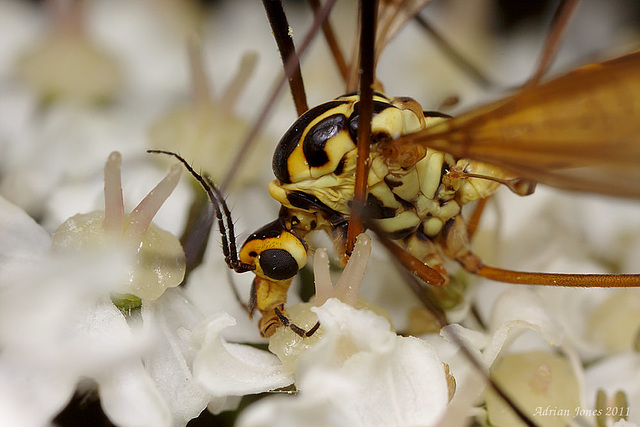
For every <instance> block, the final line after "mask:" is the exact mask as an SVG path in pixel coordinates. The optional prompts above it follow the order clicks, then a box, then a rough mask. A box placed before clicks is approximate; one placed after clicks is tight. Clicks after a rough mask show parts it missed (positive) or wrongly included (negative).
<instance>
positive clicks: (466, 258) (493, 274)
mask: <svg viewBox="0 0 640 427" xmlns="http://www.w3.org/2000/svg"><path fill="white" fill-rule="evenodd" d="M444 246H445V251H446V252H447V253H448V255H449V256H451V258H453V259H455V260H456V261H458V262H459V263H460V264H461V265H462V267H463V268H464V269H465V270H467V271H469V272H470V273H473V274H477V275H478V276H481V277H485V278H487V279H491V280H495V281H497V282H505V283H512V284H516V285H543V286H570V287H588V288H626V287H640V274H570V273H534V272H524V271H514V270H506V269H501V268H496V267H491V266H488V265H485V264H484V263H483V262H482V259H481V258H480V257H478V256H477V255H476V254H474V253H473V252H471V249H470V248H469V243H468V236H467V234H466V226H465V224H464V220H463V219H462V217H461V216H458V217H456V219H455V220H454V222H453V224H452V225H451V226H450V227H449V229H448V232H447V235H446V237H445V243H444Z"/></svg>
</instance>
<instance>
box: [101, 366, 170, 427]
mask: <svg viewBox="0 0 640 427" xmlns="http://www.w3.org/2000/svg"><path fill="white" fill-rule="evenodd" d="M96 381H97V383H98V387H99V391H100V403H101V405H102V409H103V410H104V412H105V414H106V415H107V416H108V417H109V419H110V420H111V421H112V422H113V423H114V424H116V425H118V426H126V427H138V426H140V427H146V426H157V427H162V426H167V427H169V426H171V425H172V416H171V411H170V409H169V407H168V405H167V403H166V402H165V401H164V399H163V397H162V395H161V394H160V392H159V391H158V389H157V387H156V386H155V383H154V382H153V380H152V379H151V377H150V376H149V374H148V372H147V371H145V369H144V367H143V366H142V362H140V361H136V362H131V363H123V364H122V365H121V366H119V367H118V368H117V369H114V370H113V371H111V372H108V373H106V374H105V375H104V376H101V377H98V378H96Z"/></svg>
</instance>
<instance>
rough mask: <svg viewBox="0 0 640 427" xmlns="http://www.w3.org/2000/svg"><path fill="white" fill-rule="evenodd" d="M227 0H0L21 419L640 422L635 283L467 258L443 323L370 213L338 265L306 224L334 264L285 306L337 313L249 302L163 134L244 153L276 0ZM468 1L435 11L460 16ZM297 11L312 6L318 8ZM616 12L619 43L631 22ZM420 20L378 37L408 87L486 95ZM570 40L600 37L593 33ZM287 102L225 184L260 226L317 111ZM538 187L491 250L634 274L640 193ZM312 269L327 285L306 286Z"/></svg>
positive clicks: (518, 261) (482, 235) (14, 388)
mask: <svg viewBox="0 0 640 427" xmlns="http://www.w3.org/2000/svg"><path fill="white" fill-rule="evenodd" d="M219 3H220V4H217V5H216V7H212V8H211V9H210V10H205V9H202V8H201V6H199V5H197V3H196V2H191V1H184V0H179V1H178V0H176V1H174V0H154V1H148V0H109V1H99V0H94V1H86V2H80V1H78V2H73V1H72V2H69V1H66V2H65V1H62V0H60V1H55V0H52V1H49V2H47V7H46V8H45V7H38V6H36V5H34V4H32V3H30V2H19V1H17V0H6V1H0V39H2V46H3V48H2V49H0V425H16V426H42V425H51V424H54V423H57V422H58V421H59V419H58V418H57V417H59V414H60V413H61V412H63V411H65V408H69V407H70V406H68V405H69V404H70V402H72V401H73V400H74V396H75V399H76V400H77V399H81V400H82V399H96V400H98V401H99V403H100V407H101V410H102V413H100V414H99V415H98V416H101V417H106V418H108V420H109V422H111V423H113V424H115V425H118V426H141V425H142V426H185V425H187V424H188V423H189V421H190V420H192V419H194V418H198V417H201V418H202V420H204V421H206V420H207V419H208V417H209V418H210V417H214V416H219V414H222V413H227V414H233V417H232V418H233V419H234V421H235V422H236V425H239V426H241V427H259V426H271V425H278V426H282V427H287V426H299V425H312V426H346V425H348V426H407V425H415V426H418V425H419V426H423V425H424V426H427V425H430V426H457V425H466V424H468V423H469V421H470V418H473V422H476V423H479V424H482V425H485V424H486V425H495V426H511V425H518V424H519V423H523V421H522V420H521V419H519V418H518V415H517V414H516V412H515V411H514V410H513V408H512V406H517V407H518V408H519V410H520V411H521V413H522V414H524V416H525V417H527V418H528V419H529V420H530V421H532V422H534V423H535V424H536V425H544V426H547V425H548V426H555V425H567V424H570V425H597V426H604V425H607V426H608V425H617V426H626V425H636V424H638V423H640V410H639V409H638V408H640V350H639V347H640V344H639V342H640V338H639V336H640V335H639V332H638V331H639V330H640V314H639V313H640V293H639V292H638V291H637V290H636V289H626V290H602V289H575V288H558V289H546V288H531V287H513V286H509V285H502V284H497V283H494V282H490V281H488V280H481V279H478V278H474V277H471V276H470V275H465V274H464V273H457V272H456V270H455V267H453V269H452V274H451V275H452V283H451V285H450V286H451V287H450V288H449V289H450V291H447V292H450V293H452V294H453V293H455V294H456V298H457V299H456V300H460V301H461V302H460V304H458V305H457V306H456V307H453V308H452V307H446V308H447V311H446V315H447V318H448V320H449V322H450V323H449V324H448V325H443V324H442V322H441V318H440V317H439V316H438V315H437V314H433V313H430V312H428V311H427V310H425V309H424V307H423V306H422V304H421V303H420V301H419V299H417V298H416V296H415V295H414V294H413V293H412V292H411V290H410V289H409V287H407V286H405V285H406V282H407V279H406V276H405V275H404V274H403V273H402V272H400V271H399V270H398V269H397V268H396V266H395V264H394V262H393V261H392V260H391V259H390V256H389V254H387V253H386V252H383V250H382V248H381V245H378V244H377V242H376V241H375V240H371V239H370V238H369V237H368V236H367V235H365V234H363V235H361V236H360V237H359V238H358V243H357V244H356V247H355V249H354V252H353V255H352V256H351V258H350V260H349V261H348V263H347V265H346V267H345V268H344V269H341V268H338V267H335V266H334V267H330V265H329V258H330V256H329V254H328V253H327V251H325V250H324V249H322V247H323V246H324V247H329V246H331V244H332V242H330V241H328V240H321V239H322V237H321V236H316V235H312V234H310V235H309V239H308V241H309V243H310V245H311V253H312V255H313V268H307V269H305V270H304V271H303V272H302V273H301V274H300V276H304V275H306V276H308V277H311V276H313V278H314V280H313V281H314V284H313V285H314V286H313V285H312V284H311V280H310V279H309V280H305V279H304V278H302V279H296V281H295V282H294V285H293V286H292V289H291V291H290V295H289V305H288V306H287V313H288V316H289V317H290V320H291V322H292V323H294V324H296V325H298V326H300V327H301V328H303V329H305V330H310V329H311V328H312V327H313V326H314V325H315V324H316V322H318V321H319V322H320V327H319V328H318V329H317V331H316V332H315V334H313V335H312V336H310V337H305V338H302V337H300V336H299V335H297V334H296V333H294V332H293V331H292V330H291V329H289V328H285V327H282V328H279V330H278V331H277V332H276V333H275V334H274V335H273V336H272V337H271V338H270V340H269V341H268V342H267V341H266V340H264V339H262V338H261V337H260V336H259V333H258V328H257V321H255V320H254V319H251V318H250V317H249V316H248V315H247V310H246V307H245V302H244V301H243V300H242V299H244V298H247V296H248V295H249V292H250V286H251V279H252V278H251V277H250V276H251V274H245V275H241V276H238V275H232V274H231V272H230V270H229V269H228V267H227V265H226V264H225V260H224V258H223V255H222V253H221V251H220V247H219V245H217V244H216V243H217V242H218V240H219V234H218V231H217V230H213V232H212V233H211V236H208V235H206V233H199V232H198V228H197V224H196V225H195V226H194V223H193V218H194V215H193V213H192V212H190V207H193V209H192V210H194V211H195V210H197V208H198V207H200V208H201V207H202V205H203V200H204V196H203V194H204V193H203V192H202V191H201V188H199V187H198V186H197V185H194V181H192V180H191V181H190V180H189V179H190V178H187V176H186V174H184V173H183V168H182V166H181V165H175V164H174V163H173V162H172V160H171V158H169V157H166V158H162V159H160V160H159V158H160V156H150V155H147V154H146V153H145V150H146V149H148V148H151V149H164V150H171V151H175V152H178V153H180V154H182V155H183V157H185V158H186V159H188V161H189V162H190V163H192V164H193V165H194V167H195V169H196V170H202V171H203V173H206V174H207V175H210V176H211V177H213V179H214V180H215V181H222V180H224V177H225V175H226V174H228V173H229V171H230V170H233V169H235V168H238V166H237V165H236V164H233V163H232V159H233V158H234V156H235V154H236V148H237V147H238V145H239V144H240V143H241V142H242V139H243V138H244V136H245V135H246V134H247V133H248V132H249V129H250V123H251V121H252V120H254V119H255V118H256V116H257V115H258V113H259V111H258V107H257V106H258V105H260V104H261V103H262V101H263V100H264V99H266V95H267V92H268V90H270V87H271V84H272V81H274V80H275V78H276V77H278V76H279V75H280V74H279V73H281V65H280V63H279V58H278V57H277V55H275V54H273V55H271V54H269V52H272V51H273V50H274V48H273V46H272V44H273V42H272V40H271V39H270V37H268V36H269V35H270V34H271V30H270V29H269V27H268V23H267V21H266V19H264V16H263V14H264V12H263V11H262V10H261V7H260V5H259V4H258V3H256V4H254V3H252V2H232V1H227V2H219ZM416 3H417V2H416ZM451 3H452V4H453V5H452V6H447V7H450V9H448V8H447V7H442V8H441V9H438V10H437V11H436V12H437V13H438V16H439V17H440V18H441V19H442V20H443V22H445V21H456V22H457V24H460V21H462V22H464V21H465V20H466V19H467V18H465V17H466V16H468V15H469V13H468V11H464V12H466V13H461V12H463V11H461V10H459V9H456V7H459V6H456V5H455V3H456V2H451ZM480 3H481V2H479V3H478V4H480ZM593 3H597V2H593ZM465 6H468V5H465ZM337 7H339V8H342V9H341V10H339V11H338V12H335V11H334V13H333V15H332V20H334V24H335V26H336V28H350V29H352V28H353V22H354V19H355V9H354V8H353V5H351V4H349V2H343V4H339V5H338V6H337ZM474 7H480V6H474ZM599 7H600V6H597V5H595V6H594V5H593V4H591V5H586V4H585V5H584V9H583V11H582V12H580V13H582V15H581V18H580V19H584V20H585V21H586V22H590V20H593V19H595V18H597V19H598V20H604V18H603V13H602V10H601V9H599ZM621 7H622V6H621ZM292 9H293V10H292V11H291V12H292V14H291V20H292V22H293V24H292V27H293V28H296V29H297V28H301V27H302V26H304V25H305V22H306V21H305V20H308V17H309V12H308V11H306V10H305V11H302V10H297V9H296V8H295V7H294V8H292ZM470 10H471V8H470ZM474 15H477V16H475V18H477V17H479V16H481V15H483V13H475V14H474ZM611 15H612V16H613V18H611V19H610V21H611V22H618V21H617V20H619V19H620V16H622V15H623V14H622V13H617V12H616V13H611ZM618 15H620V16H618ZM594 17H595V18H594ZM43 22H46V23H47V25H42V23H43ZM611 22H609V21H607V23H606V25H604V26H603V27H598V28H602V31H601V33H599V34H598V36H597V37H596V38H597V39H598V42H601V40H602V39H606V38H611V37H613V36H612V34H614V32H615V28H618V27H617V26H616V25H614V24H611ZM451 26H454V24H453V23H452V25H451ZM465 27H466V26H465ZM590 27H594V28H595V26H593V25H590ZM417 31H418V30H417V28H414V26H412V25H407V27H406V31H403V32H400V33H399V34H398V37H399V39H398V40H397V41H394V43H395V44H394V45H393V46H394V47H392V48H390V49H388V56H387V57H384V56H383V58H382V59H381V61H380V65H379V68H378V75H379V78H380V79H381V80H382V81H383V82H384V83H385V85H386V88H387V90H389V91H393V92H394V94H398V95H405V94H406V95H411V96H414V97H416V98H420V100H421V101H422V102H423V104H424V105H438V103H440V102H441V101H442V99H444V98H445V97H446V96H448V95H450V93H445V92H447V91H450V90H449V89H447V85H445V84H443V83H442V82H443V81H447V82H448V81H450V80H455V79H457V80H456V85H457V84H458V83H459V84H460V85H459V86H455V87H457V88H460V89H457V90H459V91H464V92H465V93H469V94H471V95H470V96H471V97H475V96H476V94H477V93H479V92H480V91H479V90H478V89H477V88H471V87H469V88H468V89H469V90H468V91H467V86H471V84H470V83H469V82H468V81H465V80H464V79H460V78H459V77H457V75H458V74H459V72H458V71H457V70H456V71H450V70H448V69H446V70H441V69H440V65H436V64H435V62H434V61H432V60H431V59H429V63H428V66H425V64H423V63H422V62H420V61H421V59H419V58H418V57H417V56H416V55H415V50H416V44H417V40H421V39H422V35H421V34H419V33H417ZM194 34H199V36H198V37H194ZM345 37H346V35H345ZM460 37H462V39H465V37H467V41H468V43H470V44H472V45H473V46H475V47H474V49H473V50H474V51H477V52H479V53H482V54H484V55H485V56H486V57H489V58H492V59H491V61H490V64H491V66H494V65H495V64H497V63H499V62H500V61H501V59H500V56H501V55H500V54H496V53H495V52H491V51H490V50H487V49H486V48H484V47H483V46H482V45H483V44H485V43H486V42H487V40H488V37H489V36H488V35H484V36H478V35H477V34H476V33H475V32H474V34H473V36H469V35H467V34H465V33H464V32H461V33H460ZM594 37H595V36H594ZM472 39H473V40H472ZM569 43H570V44H571V45H572V47H575V49H572V50H571V52H574V53H573V55H575V52H582V53H583V54H584V52H585V51H584V46H582V47H580V45H581V44H583V43H586V42H585V41H584V40H583V38H580V40H578V41H576V40H574V39H573V38H571V37H570V38H569ZM594 43H595V42H593V43H592V42H588V43H586V44H588V45H589V46H593V45H594ZM318 44H320V43H318ZM574 45H577V47H576V46H574ZM517 46H518V48H519V49H520V46H522V44H521V43H520V42H519V43H518V44H517ZM318 49H320V48H319V47H318ZM425 49H429V47H427V46H425ZM505 49H511V45H507V46H505ZM520 50H521V51H525V50H526V52H529V53H530V52H531V50H528V49H520ZM520 50H519V52H520ZM187 52H189V55H187ZM256 52H257V53H256ZM385 54H386V52H385ZM425 56H426V54H425ZM529 56H532V57H534V56H535V55H529ZM565 56H566V55H565ZM569 57H571V54H570V55H569ZM187 58H189V59H190V61H187ZM561 58H563V57H562V55H561ZM385 59H386V60H385ZM564 60H566V58H565V59H564ZM308 61H309V62H307V63H305V68H307V69H305V68H303V73H304V74H305V78H307V80H306V81H307V83H308V86H309V87H311V88H320V89H321V90H320V89H319V90H317V91H313V90H310V91H309V94H310V96H309V98H310V103H311V104H313V103H315V102H321V101H326V98H330V97H333V96H335V95H339V94H340V91H341V90H342V85H341V84H338V83H335V82H336V81H338V82H340V77H338V76H337V73H336V75H335V76H334V75H333V74H331V73H333V72H334V71H333V70H328V68H329V67H327V66H326V64H327V63H328V62H329V61H331V60H330V59H329V54H328V53H327V52H325V51H321V52H312V55H310V57H309V58H308ZM189 62H190V66H189V65H188V63H189ZM398 63H402V64H407V65H406V66H403V67H398V66H397V64H398ZM236 64H239V66H237V65H236ZM518 67H520V65H518V64H516V66H515V68H518ZM527 67H528V65H527ZM427 69H428V70H430V71H433V72H435V73H439V75H440V77H441V79H440V80H435V79H431V80H429V79H427V78H425V77H424V76H423V74H424V72H425V71H426V70H427ZM527 70H529V68H527ZM254 71H255V72H254ZM416 71H418V72H419V76H416ZM513 74H514V75H515V73H513ZM327 75H328V76H329V77H327ZM435 81H437V83H434V82H435ZM219 82H220V83H219ZM406 82H411V84H412V86H411V87H408V88H405V87H404V86H403V85H404V84H405V83H406ZM218 88H220V90H217V89H218ZM188 94H190V100H189V101H187V102H184V101H183V100H184V98H187V97H188ZM425 98H426V99H425ZM270 109H271V110H272V111H274V112H276V111H277V113H276V114H274V115H273V119H272V120H271V123H270V124H269V125H267V126H266V127H265V128H263V129H261V133H262V137H264V136H266V135H269V134H271V137H270V138H263V139H262V140H260V141H259V142H258V143H256V147H255V149H253V151H251V152H249V154H247V156H245V158H244V159H243V160H244V163H243V164H241V165H240V167H239V170H238V174H237V175H238V178H239V179H236V181H235V183H234V185H232V186H230V187H229V188H230V189H229V193H230V195H229V201H228V203H229V205H230V206H231V207H232V215H233V221H234V224H235V228H236V230H237V231H239V232H240V236H239V237H240V238H241V237H242V235H246V233H247V232H248V231H252V230H254V229H257V228H258V227H259V226H261V225H263V224H264V223H267V222H270V221H271V220H273V218H275V216H276V215H277V211H278V207H277V206H276V205H275V203H274V202H273V201H272V200H270V199H269V198H268V193H267V191H266V182H267V181H268V180H269V179H271V175H270V171H269V164H270V162H269V161H264V159H265V158H266V157H269V156H268V154H267V153H269V152H270V150H273V147H274V146H275V142H276V141H277V139H278V137H277V135H279V134H282V132H283V130H284V129H286V128H287V127H288V126H289V125H290V124H291V122H292V121H293V119H295V116H296V115H295V112H294V110H293V108H292V106H291V105H289V104H286V103H284V102H280V103H276V104H275V105H272V106H270ZM105 160H106V161H105ZM183 175H185V176H183ZM536 193H537V194H536V195H534V196H532V197H530V198H524V199H521V198H516V197H515V196H514V195H512V194H508V193H506V194H505V193H500V194H498V195H497V197H495V198H494V199H493V200H492V201H491V202H490V203H489V205H488V207H487V209H486V212H485V215H484V217H483V222H482V223H481V226H480V228H479V230H478V232H477V233H476V235H475V237H474V247H473V250H474V251H475V252H476V253H478V254H479V255H481V256H482V258H483V260H485V261H486V262H487V264H491V265H494V264H495V265H499V266H501V267H513V268H514V269H518V270H530V271H554V272H574V273H575V272H585V273H586V272H589V273H598V272H602V273H605V272H637V271H638V265H640V262H639V261H640V232H639V231H638V230H640V216H639V215H638V214H637V210H638V207H637V205H635V204H633V203H628V202H621V201H614V200H609V199H602V198H590V197H587V196H578V195H571V194H564V193H559V192H557V191H550V190H548V189H544V188H542V189H538V190H537V191H536ZM466 213H467V212H466V211H465V212H464V214H465V215H466ZM204 228H206V227H204ZM193 230H195V231H193ZM316 234H317V233H316ZM185 236H186V237H189V238H193V237H194V236H196V237H200V239H201V241H205V242H206V241H208V240H210V242H209V243H210V244H209V245H208V247H207V249H206V251H205V252H204V253H200V254H198V255H200V256H201V258H202V260H201V261H199V262H195V263H194V264H190V263H191V262H193V260H192V258H193V253H192V252H191V251H192V249H191V248H190V247H188V244H184V247H183V243H181V242H185V241H186V240H188V239H186V240H185ZM238 243H239V242H238ZM332 276H333V278H332ZM334 281H336V285H335V286H334V285H333V283H334ZM305 286H306V287H308V288H314V289H313V290H314V294H315V297H313V298H312V299H311V300H309V301H308V302H300V296H299V295H300V294H302V291H301V288H304V287H305ZM451 289H452V290H451ZM237 295H240V301H239V300H238V297H237ZM489 379H490V380H491V381H489ZM496 386H497V388H498V389H499V390H496V389H495V387H496ZM500 394H504V395H507V396H508V398H507V399H505V397H504V396H502V395H500ZM253 400H258V401H257V402H255V403H250V402H251V401H253ZM241 403H242V404H241ZM238 408H242V409H238ZM231 411H233V412H231ZM72 415H77V414H72ZM222 420H223V417H219V418H216V419H215V422H216V423H222V422H223V421H222ZM102 421H104V420H102ZM213 422H214V421H212V423H213ZM634 423H636V424H634ZM216 425H218V424H216Z"/></svg>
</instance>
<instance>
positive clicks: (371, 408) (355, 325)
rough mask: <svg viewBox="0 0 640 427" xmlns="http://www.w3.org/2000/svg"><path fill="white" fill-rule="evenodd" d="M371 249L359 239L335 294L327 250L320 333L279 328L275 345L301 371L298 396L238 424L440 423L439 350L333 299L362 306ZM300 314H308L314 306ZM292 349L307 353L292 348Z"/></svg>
mask: <svg viewBox="0 0 640 427" xmlns="http://www.w3.org/2000/svg"><path fill="white" fill-rule="evenodd" d="M370 251H371V243H370V240H369V239H368V238H367V237H366V236H364V235H363V236H361V237H359V239H358V244H357V245H356V248H355V249H354V253H353V255H352V256H351V259H350V260H349V263H348V264H347V267H346V268H345V272H344V273H343V276H341V279H340V283H339V284H338V285H337V286H336V288H335V289H333V288H332V286H331V284H330V279H329V277H328V265H327V264H326V259H324V258H325V257H326V255H324V254H322V253H321V256H320V258H321V259H320V260H319V261H316V262H315V263H314V268H315V273H316V286H317V288H318V294H319V295H318V298H322V299H323V300H324V299H326V298H329V299H328V300H326V302H323V304H322V305H321V306H320V307H315V308H311V311H313V312H314V313H316V314H317V318H318V320H319V321H320V325H321V327H320V329H319V330H318V332H317V333H316V334H315V335H313V336H312V337H311V338H304V339H302V341H300V340H297V341H298V342H295V340H294V342H292V341H291V340H290V339H291V333H290V332H291V331H289V330H287V329H286V328H281V329H280V330H279V331H277V332H276V334H274V336H273V337H272V341H271V344H270V349H271V350H272V351H275V352H276V353H277V354H279V355H280V357H281V358H282V357H284V359H283V360H285V366H289V367H290V369H291V368H292V367H294V366H295V368H294V369H295V385H296V388H297V389H298V393H297V395H296V396H278V397H271V398H268V399H265V400H263V401H261V402H259V403H257V404H255V405H254V406H252V407H251V408H249V410H248V411H246V412H244V413H243V414H242V417H241V419H240V420H239V425H240V426H245V427H247V426H252V427H255V426H267V425H274V424H276V423H277V424H278V425H283V426H295V425H302V424H304V425H309V424H308V423H309V422H311V423H312V424H311V425H318V426H320V425H323V426H332V425H336V426H337V425H352V426H394V425H397V426H401V425H402V426H404V425H434V424H435V423H436V422H437V420H438V419H439V417H440V416H441V415H442V414H443V412H444V410H445V408H446V405H447V402H448V400H449V390H448V385H447V378H446V374H445V368H444V366H443V364H442V362H440V359H439V358H438V356H437V354H436V352H435V350H434V349H433V348H432V347H431V346H430V345H429V344H427V343H425V342H424V341H422V340H420V339H418V338H414V337H402V336H398V335H396V334H395V333H394V332H393V331H392V329H391V325H390V324H389V322H388V320H387V319H386V318H384V317H381V316H379V315H377V314H375V313H374V312H372V311H370V310H365V309H355V308H353V307H352V306H351V305H349V304H348V303H344V302H341V301H340V300H338V299H336V298H335V297H332V296H341V297H342V298H344V299H345V300H347V301H349V302H350V303H351V304H355V303H356V300H357V296H358V290H359V285H360V281H361V280H362V276H363V275H364V268H365V266H366V261H367V260H368V258H369V254H370ZM317 256H318V252H316V257H317ZM327 282H328V283H327ZM330 288H331V289H330ZM301 310H302V311H303V312H304V311H307V312H308V311H309V307H308V306H307V307H306V308H302V309H301ZM288 312H289V313H290V315H291V320H292V321H294V322H297V324H299V325H300V326H303V327H306V328H309V327H311V326H312V324H313V320H309V318H308V316H304V317H303V318H302V319H301V318H300V317H299V316H297V315H296V314H295V312H296V310H295V306H294V307H291V308H290V309H289V310H288ZM287 336H288V338H287ZM314 337H316V338H315V339H314ZM314 341H315V342H314ZM291 346H299V347H301V349H299V350H297V351H296V350H294V351H291V349H290V348H288V347H291ZM287 358H289V359H290V358H295V362H291V361H289V362H286V361H287ZM312 415H313V416H314V417H315V418H313V417H312Z"/></svg>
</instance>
